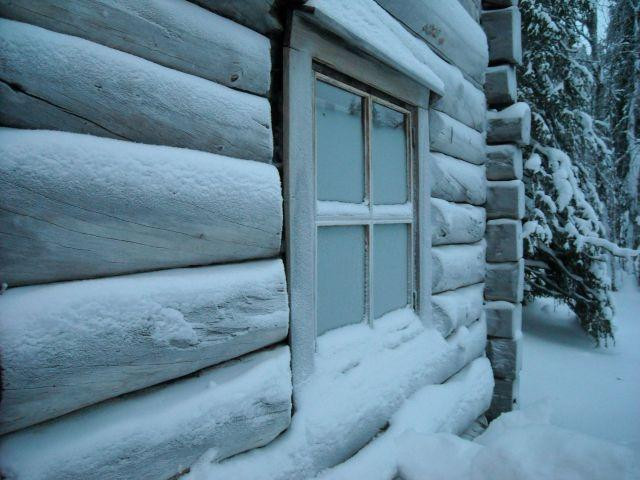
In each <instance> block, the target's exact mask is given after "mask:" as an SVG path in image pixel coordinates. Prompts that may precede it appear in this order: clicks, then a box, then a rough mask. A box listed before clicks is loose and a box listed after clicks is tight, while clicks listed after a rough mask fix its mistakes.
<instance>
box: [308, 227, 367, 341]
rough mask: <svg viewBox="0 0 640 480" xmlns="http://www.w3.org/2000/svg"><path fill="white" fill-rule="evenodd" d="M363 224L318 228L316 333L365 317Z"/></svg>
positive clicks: (356, 321)
mask: <svg viewBox="0 0 640 480" xmlns="http://www.w3.org/2000/svg"><path fill="white" fill-rule="evenodd" d="M364 246H365V227H362V226H353V227H352V226H349V227H319V228H318V266H317V276H318V279H317V288H318V290H317V292H318V293H317V322H318V335H320V334H321V333H323V332H326V331H327V330H331V329H333V328H338V327H342V326H344V325H349V324H352V323H360V322H362V321H363V319H364V311H365V310H364V302H365V300H364V299H365V290H364V289H365V250H364V248H365V247H364Z"/></svg>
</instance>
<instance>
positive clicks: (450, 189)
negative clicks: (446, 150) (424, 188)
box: [429, 152, 487, 205]
mask: <svg viewBox="0 0 640 480" xmlns="http://www.w3.org/2000/svg"><path fill="white" fill-rule="evenodd" d="M429 166H430V172H429V173H430V177H431V196H432V197H436V198H440V199H442V200H448V201H450V202H458V203H470V204H472V205H483V204H484V203H485V201H486V200H487V180H486V173H485V167H484V165H482V166H479V165H473V164H471V163H468V162H465V161H464V160H458V159H457V158H453V157H450V156H448V155H445V154H442V153H437V152H433V153H431V154H430V163H429Z"/></svg>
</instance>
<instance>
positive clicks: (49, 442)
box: [0, 346, 291, 480]
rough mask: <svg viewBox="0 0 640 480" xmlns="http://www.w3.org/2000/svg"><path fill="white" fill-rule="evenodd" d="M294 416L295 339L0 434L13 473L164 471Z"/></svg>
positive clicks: (267, 434) (228, 450)
mask: <svg viewBox="0 0 640 480" xmlns="http://www.w3.org/2000/svg"><path fill="white" fill-rule="evenodd" d="M290 420H291V371H290V368H289V348H288V347H286V346H284V347H278V348H276V349H272V350H268V351H264V352H259V353H255V354H251V355H248V356H246V357H242V358H240V359H238V360H234V361H231V362H229V363H225V364H222V365H220V366H217V367H213V368H211V369H208V370H204V371H202V372H200V373H199V374H198V375H197V376H195V377H188V378H185V379H181V380H179V381H177V382H174V383H171V384H168V385H162V386H158V387H155V388H152V389H148V390H144V391H142V392H139V393H135V394H132V395H130V396H127V397H124V398H121V399H116V400H111V401H108V402H104V403H101V404H98V405H96V406H94V407H92V408H87V409H84V410H81V411H79V412H76V413H74V414H71V415H67V416H64V417H62V418H60V419H56V420H53V421H51V422H48V423H45V424H43V425H36V426H34V427H31V428H29V429H26V430H22V431H20V432H16V433H13V434H11V435H6V436H4V437H2V439H1V440H0V464H1V465H2V470H3V473H4V474H5V475H6V476H7V478H8V479H12V480H22V479H25V480H26V479H29V480H40V479H51V478H55V479H60V480H74V479H79V478H82V479H85V480H94V479H95V480H98V479H99V480H102V479H107V478H108V479H113V480H130V479H133V478H135V479H144V480H146V479H148V480H155V479H166V478H173V477H174V475H177V474H179V473H181V472H184V470H185V469H186V468H188V467H189V466H190V465H191V464H192V463H193V462H195V461H196V460H197V459H198V458H199V457H200V456H201V455H203V454H204V453H205V452H207V451H209V452H210V458H209V460H210V461H212V462H214V461H218V460H221V459H224V458H226V457H230V456H232V455H235V454H237V453H240V452H243V451H246V450H250V449H253V448H257V447H260V446H263V445H265V444H267V443H269V442H270V441H271V440H273V439H274V438H275V437H276V436H277V435H278V434H279V433H280V432H282V431H283V430H284V429H286V428H287V426H288V425H289V423H290Z"/></svg>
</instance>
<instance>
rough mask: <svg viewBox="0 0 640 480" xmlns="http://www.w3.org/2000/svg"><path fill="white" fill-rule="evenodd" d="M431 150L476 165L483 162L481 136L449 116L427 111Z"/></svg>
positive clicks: (483, 145)
mask: <svg viewBox="0 0 640 480" xmlns="http://www.w3.org/2000/svg"><path fill="white" fill-rule="evenodd" d="M429 139H430V144H431V150H433V151H436V152H440V153H445V154H447V155H450V156H452V157H456V158H459V159H461V160H465V161H467V162H470V163H474V164H476V165H482V164H484V162H485V142H484V138H483V135H482V134H481V133H480V132H477V131H476V130H474V129H472V128H469V127H467V126H466V125H464V124H463V123H461V122H459V121H457V120H455V119H453V118H451V117H450V116H448V115H446V114H444V113H441V112H438V111H436V110H433V109H430V110H429Z"/></svg>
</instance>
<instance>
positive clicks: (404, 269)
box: [373, 223, 409, 318]
mask: <svg viewBox="0 0 640 480" xmlns="http://www.w3.org/2000/svg"><path fill="white" fill-rule="evenodd" d="M408 280H409V225H407V224H405V223H399V224H390V225H374V227H373V316H374V318H378V317H380V316H382V315H384V314H385V313H388V312H390V311H392V310H396V309H398V308H403V307H406V306H407V304H408V303H409V301H408Z"/></svg>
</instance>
